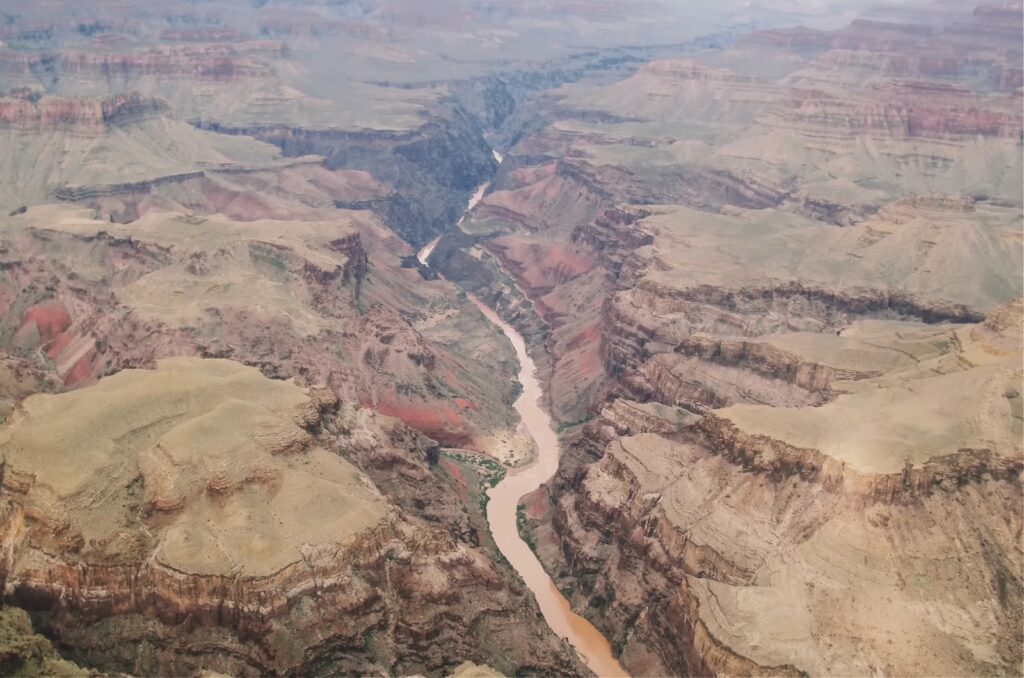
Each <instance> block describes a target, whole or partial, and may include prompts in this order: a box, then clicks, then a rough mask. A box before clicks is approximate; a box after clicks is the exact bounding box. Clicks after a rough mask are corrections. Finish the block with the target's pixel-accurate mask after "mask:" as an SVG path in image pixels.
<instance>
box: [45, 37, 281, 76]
mask: <svg viewBox="0 0 1024 678" xmlns="http://www.w3.org/2000/svg"><path fill="white" fill-rule="evenodd" d="M246 52H250V53H253V54H261V55H265V56H271V57H278V56H284V55H286V54H287V47H286V46H285V45H284V44H283V43H274V42H263V43H257V44H254V45H250V47H249V49H244V48H241V49H240V46H237V45H233V44H211V45H203V46H201V47H200V46H183V47H162V48H159V49H152V50H147V51H140V52H129V53H125V54H94V53H89V52H79V53H75V52H63V53H61V54H59V55H58V56H57V57H56V60H55V68H56V69H57V70H58V72H59V73H60V74H61V75H62V76H67V77H90V78H128V77H139V76H160V77H168V78H197V79H200V80H207V81H214V82H229V81H234V80H239V79H243V78H258V77H265V76H268V75H269V74H270V70H269V67H268V66H267V65H266V63H263V62H261V61H260V60H257V59H253V58H251V56H249V55H247V54H246Z"/></svg>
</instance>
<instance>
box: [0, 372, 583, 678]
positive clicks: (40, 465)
mask: <svg viewBox="0 0 1024 678" xmlns="http://www.w3.org/2000/svg"><path fill="white" fill-rule="evenodd" d="M338 407H339V405H338V401H337V399H336V398H335V397H334V396H333V395H332V394H331V393H330V391H328V390H327V389H325V388H322V387H321V388H301V387H299V386H298V385H297V384H296V383H294V381H288V382H285V381H273V380H269V379H267V378H266V377H264V376H262V375H261V374H260V373H259V372H258V371H257V370H256V369H254V368H251V367H244V366H242V365H240V364H238V363H233V362H230V361H225V360H203V359H199V358H184V359H173V360H165V361H161V362H160V363H159V364H158V366H157V369H156V370H125V371H122V372H120V373H118V374H117V375H115V376H112V377H109V378H107V379H104V380H101V381H100V382H99V383H98V384H96V385H95V386H91V387H89V388H85V389H81V390H78V391H75V392H73V393H66V394H61V395H56V396H48V395H40V396H34V397H31V398H29V399H27V400H26V401H25V402H24V403H23V406H22V408H21V409H20V410H19V411H18V413H17V415H16V416H15V417H14V418H13V420H12V421H11V422H10V423H9V424H8V425H7V426H6V427H5V428H4V429H3V432H2V434H0V435H2V441H0V449H2V453H3V456H4V474H3V488H4V493H3V502H4V510H3V528H2V531H3V534H4V548H5V552H6V554H7V557H6V558H5V564H4V569H3V572H2V575H3V577H2V578H3V581H4V585H5V587H6V589H7V590H8V591H9V592H10V594H9V595H10V598H11V600H12V602H15V603H17V604H19V605H22V606H25V607H29V608H31V609H36V610H39V611H42V612H44V613H45V615H44V617H45V619H46V621H47V623H48V624H49V625H50V630H51V632H53V633H55V634H56V635H58V636H59V638H60V639H61V642H62V645H63V646H64V647H65V648H69V649H71V650H72V653H73V655H74V656H76V657H79V658H80V659H81V660H83V661H85V662H87V663H88V664H90V665H92V666H99V667H101V668H104V669H106V670H112V671H119V670H123V669H124V668H126V667H130V668H131V670H132V671H135V672H141V673H177V674H184V673H193V672H197V671H200V670H213V671H219V672H225V673H231V674H237V675H261V674H267V673H291V672H295V673H308V672H338V673H347V674H351V673H368V672H403V673H404V672H418V671H437V670H439V669H443V668H446V667H455V666H457V665H459V664H461V662H462V661H463V660H464V659H465V658H467V657H469V658H472V659H475V660H477V661H484V662H490V663H493V664H495V665H498V666H501V667H502V668H503V669H505V670H507V671H516V670H531V671H544V672H549V671H553V672H564V671H566V670H571V669H572V668H574V667H573V664H572V662H571V660H569V659H568V657H567V655H566V653H565V652H564V650H562V649H561V648H560V647H559V645H558V643H557V642H555V641H554V640H553V639H552V638H551V637H550V636H549V635H547V636H543V638H541V637H538V636H537V635H535V634H533V633H532V632H531V631H530V630H529V628H530V627H529V623H528V621H527V617H528V616H532V612H529V611H527V610H524V609H523V608H522V607H521V605H520V604H519V603H517V602H516V600H517V597H519V596H521V595H522V594H521V592H520V591H519V590H518V586H517V585H516V584H511V588H509V584H510V582H508V580H507V579H506V578H505V577H503V576H502V575H501V574H500V573H499V572H498V571H497V570H496V569H495V567H496V566H495V565H494V563H493V562H492V561H490V560H489V559H488V558H487V556H485V555H484V553H483V552H482V551H480V550H479V549H475V548H473V547H472V546H469V545H467V544H465V543H459V542H457V541H455V540H453V539H452V536H451V535H450V534H449V533H448V532H447V531H446V530H445V529H444V527H443V526H439V525H436V524H429V523H427V522H425V521H423V520H422V519H418V518H416V517H414V516H409V515H407V514H405V512H404V511H403V510H402V509H401V508H399V507H398V506H397V505H395V504H393V503H392V502H391V501H390V500H388V499H387V498H386V497H385V496H384V495H382V494H381V493H380V491H379V490H378V489H377V487H376V486H375V485H374V481H372V480H371V478H372V477H373V476H374V471H373V467H374V466H377V465H378V464H379V461H375V460H377V459H380V458H382V457H387V456H389V455H398V456H403V457H406V458H407V461H406V462H405V463H406V464H408V465H409V466H410V467H413V468H414V467H417V466H418V467H420V468H423V467H424V466H425V465H426V456H427V455H426V449H425V447H424V442H423V441H422V439H420V440H417V438H416V437H415V436H413V435H411V434H410V432H409V431H408V430H407V429H405V428H404V427H402V426H401V425H400V424H397V422H394V421H390V420H387V419H386V418H384V419H380V420H377V419H376V418H374V417H373V416H372V415H371V416H369V417H368V416H366V413H365V412H364V413H360V412H358V411H355V410H352V409H351V407H350V406H346V407H344V408H342V410H341V412H340V413H338ZM342 452H344V453H345V454H346V455H347V456H348V457H349V458H350V459H353V460H354V461H356V462H358V463H359V464H360V465H362V466H364V468H365V469H366V471H365V472H363V471H360V470H359V469H358V468H357V467H356V466H355V465H354V464H353V463H352V461H349V460H348V459H346V458H345V457H343V456H341V453H342ZM72 454H75V455H76V460H75V463H68V458H69V456H70V455H72ZM82 454H85V457H83V456H82ZM452 517H453V518H454V516H452ZM442 608H443V612H441V611H440V610H441V609H442ZM439 619H441V620H444V621H441V622H440V623H438V620H439ZM510 627H511V629H512V630H511V632H510V631H509V629H510ZM470 628H472V629H475V631H474V634H473V635H472V636H468V635H467V634H466V633H465V630H466V629H470ZM441 637H443V638H444V642H430V643H429V644H426V645H425V644H424V643H423V641H424V639H426V638H433V639H435V640H437V639H438V638H441ZM140 645H141V647H140Z"/></svg>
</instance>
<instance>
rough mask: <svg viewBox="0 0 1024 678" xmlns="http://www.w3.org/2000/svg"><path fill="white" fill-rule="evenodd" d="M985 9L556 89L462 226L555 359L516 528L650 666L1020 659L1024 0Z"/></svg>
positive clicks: (459, 240) (808, 36)
mask: <svg viewBox="0 0 1024 678" xmlns="http://www.w3.org/2000/svg"><path fill="white" fill-rule="evenodd" d="M993 11H994V10H993ZM899 16H902V15H899V14H898V13H897V17H899ZM914 16H917V15H914ZM990 17H991V15H990V13H989V10H987V9H984V8H983V9H979V10H978V11H977V12H975V13H974V14H973V15H970V14H968V15H966V16H965V15H962V14H960V13H959V12H956V11H954V10H950V12H949V13H944V12H941V11H937V13H936V15H935V16H934V17H932V19H933V23H931V24H929V25H927V26H920V25H911V24H908V23H907V22H906V21H905V20H904V22H903V23H899V22H897V21H891V22H888V23H879V22H877V21H857V22H854V23H853V24H852V25H851V26H849V27H847V28H845V29H841V30H837V31H814V30H794V31H783V32H767V33H760V34H754V35H753V36H750V37H749V38H744V39H741V40H740V41H738V44H737V46H736V48H734V49H730V50H723V51H713V52H706V53H701V54H697V55H694V58H693V59H692V60H683V61H681V60H671V61H661V62H654V63H652V64H649V65H648V66H645V67H644V68H642V69H640V70H638V71H637V73H635V74H634V75H632V76H630V77H627V78H624V79H618V80H616V81H614V82H607V81H606V80H602V79H596V78H595V79H592V80H585V81H582V82H580V83H577V84H574V85H566V86H563V87H561V88H559V89H557V90H555V91H553V92H550V93H548V94H546V95H544V96H543V97H542V98H541V100H540V101H539V102H538V103H537V104H536V106H535V112H536V114H537V115H539V116H540V117H541V120H540V121H537V120H534V121H532V123H531V124H530V125H529V126H524V127H522V128H521V129H520V130H519V132H521V136H520V137H519V139H518V141H517V142H516V144H515V146H513V147H512V148H510V149H508V152H507V154H506V157H505V160H504V162H503V163H502V167H501V170H500V171H499V173H498V175H497V176H496V178H495V180H494V181H493V182H492V184H491V187H490V189H489V191H488V193H487V194H486V195H485V196H484V198H483V200H482V201H481V202H480V204H479V205H478V207H477V208H476V209H475V210H474V212H473V214H472V215H471V217H470V218H469V219H467V220H466V221H465V222H464V223H463V224H462V225H461V231H462V233H461V234H457V235H453V236H451V237H450V238H448V242H447V243H446V242H445V240H442V243H441V244H440V245H439V246H438V250H437V253H436V254H435V255H434V257H433V258H432V261H434V260H435V259H436V260H437V262H438V265H440V266H446V267H447V269H446V275H448V276H449V277H451V278H452V279H454V280H457V281H460V283H461V284H464V285H466V286H467V287H468V288H470V289H475V290H478V291H479V292H481V293H482V294H483V295H484V296H485V297H488V298H490V299H492V300H494V301H495V303H497V304H498V306H499V308H500V309H503V310H504V312H505V313H506V316H507V317H508V318H509V319H511V320H512V321H514V322H516V323H517V324H518V325H519V326H520V327H522V328H523V330H524V332H532V334H533V336H534V337H535V339H536V344H535V350H536V351H537V352H538V353H541V352H544V353H545V354H546V356H547V358H548V364H547V367H546V370H545V374H544V377H545V380H546V381H547V384H548V387H549V392H548V397H549V403H548V404H549V406H550V410H551V412H552V414H553V415H554V416H555V417H556V418H557V419H558V420H560V421H561V422H562V424H563V425H564V426H565V428H566V432H565V435H564V437H563V454H564V456H563V461H562V467H561V469H560V472H559V474H558V476H557V477H556V478H555V479H554V480H553V482H552V483H551V485H550V486H549V487H548V488H546V489H544V490H541V491H538V492H537V493H534V494H533V495H531V496H529V497H527V498H525V500H524V501H525V512H526V518H527V520H526V525H525V526H524V528H523V530H524V533H525V534H526V535H527V538H528V539H529V540H531V541H532V543H534V544H536V546H537V550H538V552H539V554H540V555H541V557H542V560H543V561H544V562H545V563H546V565H547V567H548V569H549V572H551V573H552V575H553V576H554V577H555V579H556V581H557V582H558V585H559V587H560V588H561V589H562V590H563V591H568V592H570V594H571V596H570V597H571V600H572V601H573V603H574V605H575V606H576V608H577V610H579V611H580V612H582V613H583V614H585V615H586V616H588V618H589V619H591V620H592V621H593V622H594V623H595V624H597V625H598V626H599V628H601V629H602V630H603V631H604V632H605V633H606V634H607V636H608V637H609V639H611V641H612V643H613V645H614V646H615V647H616V648H617V649H618V650H619V651H620V652H621V660H622V662H623V664H624V666H626V667H627V668H628V669H629V670H630V671H631V672H634V673H636V674H642V675H692V674H701V675H703V674H723V673H724V674H738V673H739V674H742V673H755V674H757V673H764V674H773V675H775V674H800V673H811V674H833V675H851V674H867V673H875V672H884V673H890V674H928V675H964V674H970V675H988V674H1002V675H1007V674H1009V675H1013V674H1015V673H1018V672H1019V670H1020V666H1021V662H1022V660H1024V658H1022V656H1021V654H1020V649H1019V648H1020V646H1021V642H1020V641H1021V636H1020V624H1021V619H1020V611H1019V607H1020V603H1019V601H1020V600H1021V596H1022V588H1024V563H1022V562H1021V560H1020V552H1019V549H1018V548H1017V546H1016V545H1017V544H1018V543H1019V539H1020V536H1021V530H1022V522H1024V516H1022V513H1021V510H1020V505H1021V496H1022V489H1021V482H1020V477H1021V476H1020V473H1021V470H1022V468H1024V448H1022V445H1021V437H1022V428H1021V427H1022V423H1021V422H1022V418H1021V400H1020V394H1021V393H1022V392H1024V374H1022V372H1021V369H1020V365H1021V360H1022V355H1024V350H1022V346H1021V343H1022V342H1021V336H1024V327H1022V321H1021V310H1020V309H1021V304H1020V301H1019V298H1020V296H1021V294H1022V292H1024V289H1022V286H1021V279H1022V271H1024V257H1022V254H1021V238H1020V233H1021V228H1022V221H1021V196H1020V192H1019V184H1020V173H1021V161H1020V152H1019V151H1020V149H1019V144H1020V138H1021V134H1022V128H1024V124H1022V119H1021V116H1020V106H1019V85H1014V84H1013V82H1014V81H1013V78H1012V75H1010V76H1008V77H1003V75H1001V74H1003V73H1008V74H1009V73H1012V72H1014V69H1019V68H1020V58H1021V57H1020V50H1019V45H1017V46H1014V45H1011V44H1010V43H1009V41H1007V40H1006V39H1005V34H1004V31H1003V30H1002V28H1001V25H1005V23H1006V22H1007V21H1012V22H1017V23H1019V22H1020V18H1021V14H1020V12H1019V11H1015V10H1007V15H1006V16H1004V17H1003V24H1000V22H997V21H992V20H991V18H990ZM965 33H969V34H972V35H975V36H977V35H986V36H989V43H988V44H986V43H985V42H984V41H982V42H980V43H974V42H972V43H970V44H967V43H966V42H965V41H962V40H961V39H960V38H958V37H957V36H961V35H963V34H965ZM975 45H980V46H975ZM936 53H937V54H938V55H939V56H940V57H941V58H938V59H937V60H934V61H933V60H930V59H931V57H932V56H934V55H935V54H936ZM510 124H512V123H511V122H510ZM509 136H511V137H513V138H514V137H515V134H514V133H510V135H509ZM581 206H583V207H582V208H581ZM453 250H454V251H453ZM460 250H461V251H460ZM481 281H482V282H481ZM481 288H482V289H481ZM536 328H540V330H541V331H540V332H538V331H537V329H536ZM580 424H583V425H582V426H581V425H580ZM950 553H955V554H956V556H955V557H950V555H949V554H950ZM879 611H882V612H881V614H879Z"/></svg>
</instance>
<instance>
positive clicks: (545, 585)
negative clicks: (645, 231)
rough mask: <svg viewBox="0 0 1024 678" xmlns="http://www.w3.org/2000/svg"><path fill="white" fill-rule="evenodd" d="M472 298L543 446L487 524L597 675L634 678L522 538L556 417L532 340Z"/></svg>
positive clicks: (502, 489) (506, 487) (549, 465)
mask: <svg viewBox="0 0 1024 678" xmlns="http://www.w3.org/2000/svg"><path fill="white" fill-rule="evenodd" d="M495 157H496V158H497V156H495ZM499 162H500V160H499ZM486 189H487V184H484V185H482V186H481V187H480V188H479V189H478V190H477V191H476V193H474V194H473V197H472V198H471V199H470V201H469V206H468V207H467V208H466V213H468V212H469V211H470V210H471V209H473V207H474V205H476V203H477V202H479V201H480V199H481V198H482V197H483V194H484V191H485V190H486ZM463 218H465V216H463ZM436 245H437V239H435V240H433V241H431V242H430V243H429V244H427V245H426V246H425V247H424V248H423V249H422V250H420V252H419V253H418V255H417V257H418V258H419V260H420V262H421V263H423V264H424V265H427V259H428V258H429V257H430V253H431V252H433V250H434V247H435V246H436ZM469 298H470V300H472V302H473V303H474V304H476V307H477V308H479V309H480V312H481V313H483V314H484V316H485V317H486V318H487V319H488V320H490V321H491V322H492V323H494V324H495V325H496V326H497V327H498V328H499V329H500V330H501V331H502V332H503V333H504V334H505V336H506V337H508V340H509V341H510V342H512V347H513V348H514V349H515V352H516V357H518V358H519V376H518V378H519V383H521V384H522V385H523V392H522V394H521V395H520V396H519V398H518V399H517V400H516V402H515V408H516V411H517V412H518V413H519V416H520V417H521V418H522V420H523V425H524V426H525V428H526V430H527V432H528V433H529V434H530V436H531V437H532V438H533V439H534V441H535V442H536V444H537V458H536V459H535V460H534V461H533V462H532V463H531V464H529V465H527V466H523V467H520V468H517V469H514V470H512V471H510V472H509V473H508V474H507V475H506V476H505V478H504V479H503V480H502V481H501V482H500V483H498V484H497V485H496V486H495V487H492V488H491V489H490V491H488V493H487V494H488V497H489V498H490V501H488V503H487V522H488V524H489V525H490V528H491V534H492V535H493V537H494V543H495V544H497V546H498V550H499V551H501V553H502V555H503V556H505V558H506V559H507V560H508V562H509V563H510V564H511V565H512V567H513V568H514V569H515V570H516V571H517V572H518V573H519V575H520V576H521V577H522V578H523V581H524V582H526V585H527V587H529V589H530V590H531V591H532V592H533V595H534V597H535V598H536V599H537V604H538V605H539V606H540V611H541V613H542V614H543V615H544V619H545V621H547V623H548V626H550V627H551V630H552V631H554V632H555V633H556V634H557V635H558V636H560V637H563V638H566V639H568V640H569V642H570V643H571V644H572V646H573V647H574V648H576V651H577V653H579V655H580V657H581V658H582V659H583V661H584V662H585V663H586V664H587V666H588V667H589V668H590V670H591V671H593V672H594V673H596V674H597V675H599V676H628V675H629V674H628V673H626V671H625V670H624V669H623V668H622V666H621V665H620V664H619V662H618V661H617V660H616V659H615V657H614V655H612V649H611V646H610V645H609V643H608V640H607V639H606V638H605V637H604V636H603V635H602V634H601V632H600V631H598V630H597V629H596V628H594V625H593V624H591V623H590V622H589V621H587V620H586V619H584V618H583V617H581V616H579V615H578V614H576V613H575V612H573V611H572V608H571V607H570V606H569V601H567V600H566V599H565V596H563V595H562V593H561V592H560V591H559V590H558V587H556V586H555V583H554V582H553V581H552V580H551V577H549V576H548V574H547V572H545V571H544V568H543V566H541V564H540V561H539V560H537V556H536V555H534V553H533V551H531V550H530V547H529V546H528V545H527V544H526V542H524V541H523V540H522V538H521V537H520V536H519V530H518V528H517V527H516V512H517V509H518V508H519V499H520V498H521V497H522V496H523V495H525V494H528V493H530V492H533V491H534V490H536V489H537V488H538V487H540V486H541V485H542V484H544V483H546V482H547V481H549V480H551V478H552V476H554V475H555V472H556V471H557V470H558V458H559V455H560V454H561V450H560V448H559V445H558V436H556V435H555V431H554V429H553V428H552V427H551V417H549V416H548V414H547V412H545V411H544V410H543V408H541V406H540V403H541V398H542V396H543V391H542V389H541V385H540V381H539V380H538V379H537V374H536V366H535V365H534V362H533V359H532V358H530V355H529V354H528V353H527V352H526V341H525V340H524V339H523V336H522V335H521V334H519V332H518V331H517V330H516V329H515V328H514V327H512V326H511V325H509V324H508V323H507V322H505V321H504V320H502V319H501V318H500V317H499V316H498V314H497V313H495V311H494V309H492V308H491V307H489V306H487V305H486V304H484V303H483V302H482V301H480V300H479V299H477V298H476V297H475V296H473V295H469Z"/></svg>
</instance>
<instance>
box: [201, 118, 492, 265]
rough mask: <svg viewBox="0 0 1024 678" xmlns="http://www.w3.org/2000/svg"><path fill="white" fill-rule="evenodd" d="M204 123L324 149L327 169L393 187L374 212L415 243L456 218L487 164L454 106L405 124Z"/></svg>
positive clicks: (470, 126)
mask: <svg viewBox="0 0 1024 678" xmlns="http://www.w3.org/2000/svg"><path fill="white" fill-rule="evenodd" d="M207 127H208V128H209V129H213V130H215V131H219V132H227V133H232V134H246V135H250V136H254V137H256V138H257V139H260V140H262V141H267V142H269V143H272V144H275V145H277V146H279V147H280V148H281V150H282V151H283V152H284V154H285V155H288V156H303V155H310V154H315V155H321V156H324V157H325V158H326V163H327V166H328V167H329V168H331V169H356V170H363V171H366V172H369V173H370V174H372V175H373V176H374V177H375V178H376V179H378V180H380V181H383V182H386V183H387V184H389V185H390V186H392V187H393V188H394V190H395V193H394V194H393V195H392V196H391V198H390V199H389V200H387V201H386V202H385V203H384V204H383V209H382V213H381V216H382V218H383V219H384V220H385V222H386V223H387V224H388V225H389V226H391V227H392V228H393V229H394V230H395V231H396V232H397V233H398V234H399V235H401V236H402V237H403V238H405V239H406V240H407V241H409V242H411V243H412V244H413V245H416V246H422V245H424V244H426V243H427V242H429V241H430V240H432V239H433V238H434V237H435V236H437V235H440V234H441V233H442V232H443V231H445V230H447V229H448V228H449V227H450V226H451V225H452V224H454V223H456V222H457V221H458V219H459V217H460V216H461V214H462V212H463V211H464V210H465V207H466V201H467V200H468V198H469V196H470V195H471V194H472V193H473V191H474V190H476V188H477V186H479V185H480V184H482V183H483V182H484V181H486V180H487V179H488V178H489V177H490V176H491V174H492V173H493V172H494V167H495V163H494V157H493V156H492V154H491V150H490V147H489V146H488V145H487V142H486V141H485V140H484V138H483V135H482V130H481V129H480V127H479V125H478V124H477V122H476V121H475V120H474V119H473V118H472V117H471V116H469V115H468V114H467V113H465V112H464V111H463V110H461V109H460V108H459V107H458V106H452V107H448V108H445V109H444V110H441V111H438V112H436V113H434V114H432V115H431V117H430V119H429V120H427V121H426V122H425V124H423V125H422V126H421V127H419V128H417V129H414V130H412V131H396V132H389V131H383V130H379V131H342V130H313V129H302V128H295V127H285V126H272V127H265V128H249V129H242V128H229V127H227V126H224V125H215V124H208V125H207Z"/></svg>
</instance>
